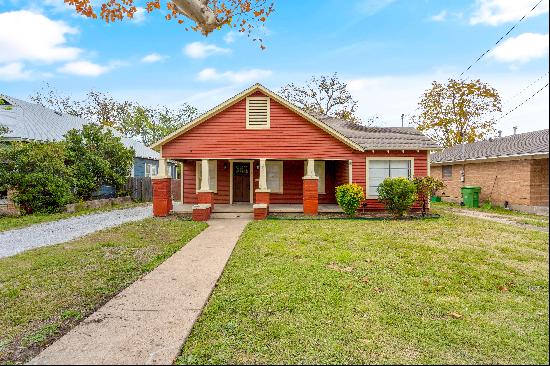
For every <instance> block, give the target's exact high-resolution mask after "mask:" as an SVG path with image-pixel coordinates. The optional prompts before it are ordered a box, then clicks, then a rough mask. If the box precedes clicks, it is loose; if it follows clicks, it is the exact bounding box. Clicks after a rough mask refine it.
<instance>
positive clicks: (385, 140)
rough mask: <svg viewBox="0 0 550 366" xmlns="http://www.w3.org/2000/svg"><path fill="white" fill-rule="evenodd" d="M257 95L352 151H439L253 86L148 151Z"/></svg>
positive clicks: (421, 139)
mask: <svg viewBox="0 0 550 366" xmlns="http://www.w3.org/2000/svg"><path fill="white" fill-rule="evenodd" d="M257 91H259V92H261V93H263V94H265V95H267V96H269V97H270V98H272V99H274V100H275V101H277V102H279V103H280V104H282V105H284V106H285V107H287V108H288V109H290V110H292V111H293V112H295V113H296V114H298V115H300V116H302V117H303V118H305V119H306V120H308V121H309V122H311V123H313V124H314V125H316V126H317V127H319V128H321V129H322V130H324V131H326V132H327V133H329V134H331V135H332V136H333V137H335V138H336V139H338V140H340V141H342V142H343V143H345V144H346V145H348V146H350V147H352V148H353V149H355V150H359V151H366V150H406V149H408V150H418V149H422V150H433V149H439V148H440V147H439V145H437V144H436V143H435V142H434V141H433V140H431V139H430V138H428V137H426V136H424V135H423V134H422V133H421V132H420V131H418V130H416V129H415V128H412V127H405V128H403V127H401V128H400V127H365V126H360V125H357V124H354V123H351V122H346V121H343V120H340V119H337V118H333V117H328V116H325V115H313V114H310V113H307V112H306V111H304V110H302V109H301V108H299V107H297V106H296V105H294V104H293V103H291V102H289V101H288V100H286V99H284V98H283V97H281V96H280V95H278V94H276V93H274V92H272V91H271V90H269V89H267V88H266V87H265V86H263V85H261V84H255V85H253V86H251V87H250V88H248V89H246V90H244V91H242V92H240V93H239V94H237V95H235V96H234V97H232V98H230V99H228V100H226V101H225V102H223V103H221V104H219V105H217V106H216V107H214V108H212V109H210V110H209V111H207V112H206V113H204V114H202V115H201V116H199V117H198V118H197V119H195V120H193V121H191V122H190V123H188V124H186V125H185V126H183V127H182V128H180V129H179V130H177V131H175V132H174V133H172V134H170V135H168V136H166V137H165V138H163V139H162V140H160V141H158V142H156V143H154V144H153V145H152V146H151V147H152V148H154V149H159V148H161V147H162V145H164V144H166V143H167V142H169V141H171V140H172V139H174V138H176V137H178V136H180V135H182V134H184V133H185V132H187V131H189V130H190V129H192V128H193V127H195V126H197V125H199V124H201V123H202V122H204V121H206V120H208V119H209V118H210V117H212V116H214V115H216V114H217V113H219V112H221V111H223V110H224V109H226V108H228V107H230V106H232V105H233V104H235V103H237V102H238V101H240V100H242V99H243V98H245V97H247V96H248V95H251V94H253V93H255V92H257Z"/></svg>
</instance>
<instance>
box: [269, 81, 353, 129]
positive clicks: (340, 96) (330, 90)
mask: <svg viewBox="0 0 550 366" xmlns="http://www.w3.org/2000/svg"><path fill="white" fill-rule="evenodd" d="M279 93H280V94H281V96H282V97H283V98H285V99H287V100H289V101H290V102H292V103H294V104H296V105H297V106H298V107H300V108H302V109H303V110H305V111H306V112H310V113H314V114H316V113H318V114H324V115H327V116H331V117H336V118H341V119H344V120H347V121H352V122H357V123H359V122H360V121H359V119H358V118H357V117H356V116H355V111H356V110H357V101H356V100H354V99H353V97H352V95H351V93H350V92H349V91H348V87H347V84H346V83H345V82H343V81H340V79H338V74H337V73H334V74H333V75H331V76H326V75H322V76H319V77H317V76H313V77H312V78H311V79H310V80H309V81H307V82H306V84H305V85H303V86H300V85H295V84H294V83H290V84H287V85H285V86H283V87H282V88H281V90H280V91H279Z"/></svg>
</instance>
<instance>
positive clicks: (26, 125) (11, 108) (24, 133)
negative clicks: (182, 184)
mask: <svg viewBox="0 0 550 366" xmlns="http://www.w3.org/2000/svg"><path fill="white" fill-rule="evenodd" d="M0 98H1V99H4V100H5V101H6V102H8V103H9V104H10V105H4V106H0V125H5V126H6V127H8V128H9V130H10V131H9V132H8V133H7V134H5V135H4V138H6V139H7V140H14V141H60V140H63V136H64V135H65V134H66V133H67V132H68V131H69V130H72V129H74V128H76V129H80V128H82V126H83V125H85V124H90V123H92V122H90V121H88V120H85V119H83V118H79V117H75V116H71V115H68V114H60V113H57V112H55V111H53V110H52V109H49V108H46V107H43V106H41V105H39V104H34V103H29V102H25V101H23V100H20V99H16V98H12V97H9V96H7V95H4V94H0ZM105 128H108V129H109V130H111V131H112V132H113V134H114V135H115V136H117V137H120V138H121V141H122V143H123V144H124V146H126V147H132V148H134V150H135V152H136V157H138V158H145V159H153V160H158V159H160V154H159V153H158V152H156V151H155V150H153V149H151V148H149V147H148V146H146V145H145V144H143V143H141V142H139V141H136V140H134V139H131V138H128V137H124V136H123V135H122V134H121V133H120V132H118V131H116V130H115V129H113V128H110V127H106V126H105Z"/></svg>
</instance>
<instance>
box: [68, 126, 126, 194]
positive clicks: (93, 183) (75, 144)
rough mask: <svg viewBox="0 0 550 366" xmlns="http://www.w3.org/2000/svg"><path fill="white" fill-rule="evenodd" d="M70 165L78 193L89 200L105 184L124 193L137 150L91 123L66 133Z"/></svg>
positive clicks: (76, 192)
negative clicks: (129, 147)
mask: <svg viewBox="0 0 550 366" xmlns="http://www.w3.org/2000/svg"><path fill="white" fill-rule="evenodd" d="M65 141H66V150H65V151H66V152H65V156H66V164H67V166H69V169H70V171H71V174H72V176H73V178H74V182H75V194H76V195H77V196H78V197H80V198H82V199H84V200H87V199H89V198H90V197H91V196H92V194H93V193H95V192H96V191H97V190H98V189H99V188H100V187H101V186H102V185H104V184H105V185H110V186H113V187H115V189H116V192H120V191H121V190H122V187H123V185H124V183H125V182H126V180H127V177H128V176H129V175H130V169H131V167H132V163H133V161H134V150H133V149H127V148H126V147H125V146H124V145H123V144H122V142H121V141H120V138H119V137H116V136H114V135H113V134H112V132H111V131H108V130H107V131H106V130H105V129H104V127H102V126H98V125H94V124H89V125H84V126H83V127H82V129H81V130H76V129H74V130H71V131H69V132H67V134H66V135H65Z"/></svg>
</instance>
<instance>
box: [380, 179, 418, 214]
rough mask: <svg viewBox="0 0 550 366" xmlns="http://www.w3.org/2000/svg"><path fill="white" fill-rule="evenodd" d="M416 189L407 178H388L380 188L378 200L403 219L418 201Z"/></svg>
mask: <svg viewBox="0 0 550 366" xmlns="http://www.w3.org/2000/svg"><path fill="white" fill-rule="evenodd" d="M416 197H417V196H416V187H415V185H414V183H413V182H411V181H410V180H408V179H406V178H386V179H384V181H383V182H382V183H381V184H380V185H379V186H378V200H380V201H381V202H382V203H384V206H385V207H386V209H387V210H388V211H389V212H391V213H392V214H393V215H394V216H396V217H401V216H403V214H404V213H405V212H407V211H409V209H410V208H411V206H412V205H413V203H414V201H416Z"/></svg>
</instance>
